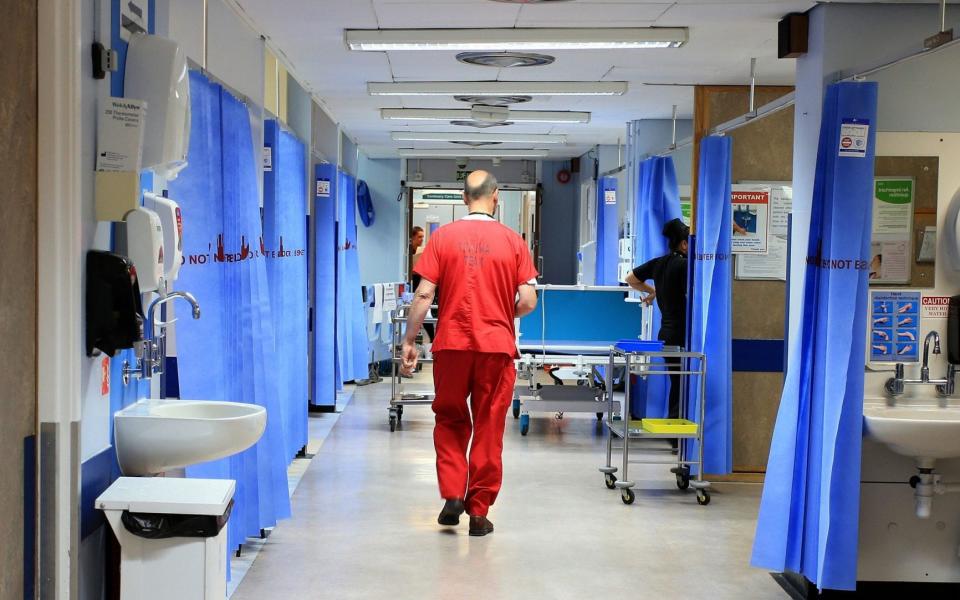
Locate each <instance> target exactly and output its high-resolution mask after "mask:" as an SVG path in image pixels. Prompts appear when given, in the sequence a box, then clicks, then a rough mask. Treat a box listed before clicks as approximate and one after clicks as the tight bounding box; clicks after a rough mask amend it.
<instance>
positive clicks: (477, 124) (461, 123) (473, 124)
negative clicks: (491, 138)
mask: <svg viewBox="0 0 960 600" xmlns="http://www.w3.org/2000/svg"><path fill="white" fill-rule="evenodd" d="M450 124H451V125H457V126H459V127H476V128H477V129H486V128H487V127H503V126H504V125H513V123H511V122H509V121H501V122H499V123H494V122H492V121H450Z"/></svg>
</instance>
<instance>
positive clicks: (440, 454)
mask: <svg viewBox="0 0 960 600" xmlns="http://www.w3.org/2000/svg"><path fill="white" fill-rule="evenodd" d="M433 360H434V363H433V382H434V387H435V389H436V397H435V399H434V401H433V412H434V414H436V426H435V427H434V430H433V442H434V445H435V446H436V449H437V479H438V480H439V482H440V496H441V497H443V498H445V499H447V500H452V499H455V498H463V499H464V501H465V504H466V509H467V513H468V514H470V515H473V516H476V515H481V516H486V514H487V511H488V510H489V509H490V505H492V504H493V502H494V501H495V500H496V499H497V493H498V492H499V491H500V483H501V481H502V480H503V461H502V454H503V428H504V425H505V423H504V421H505V420H506V418H507V410H508V409H509V408H510V403H511V401H512V400H513V387H514V383H515V382H516V379H517V371H516V369H514V366H513V357H511V356H509V355H507V354H492V353H489V352H471V351H462V350H443V351H440V352H436V353H434V355H433ZM467 397H469V398H470V404H469V406H468V405H467ZM471 414H472V416H473V418H472V420H471ZM471 434H472V435H473V443H472V444H471V443H470V436H471ZM468 444H469V446H470V457H469V461H468V459H467V445H468Z"/></svg>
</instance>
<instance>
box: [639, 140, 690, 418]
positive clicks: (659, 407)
mask: <svg viewBox="0 0 960 600" xmlns="http://www.w3.org/2000/svg"><path fill="white" fill-rule="evenodd" d="M635 176H636V180H637V186H636V187H637V190H636V194H637V196H636V198H635V202H634V207H635V212H634V215H633V232H634V235H635V236H636V237H635V241H634V263H635V264H634V266H639V265H642V264H643V263H645V262H647V261H649V260H653V259H654V258H657V257H659V256H663V255H664V254H667V253H668V252H670V244H669V243H668V242H667V238H665V237H664V236H663V226H664V225H665V224H666V223H667V222H668V221H671V220H673V219H677V218H680V189H679V188H678V187H677V173H676V170H675V169H674V166H673V158H671V157H669V156H654V157H651V158H648V159H647V160H645V161H643V162H641V163H640V164H639V165H638V173H636V174H635ZM652 326H653V335H654V337H656V335H657V332H658V331H660V309H659V308H658V307H657V305H656V303H654V304H653V320H652ZM634 386H635V387H634V389H633V393H632V395H633V397H634V398H637V402H635V403H634V406H631V407H630V411H631V415H632V416H633V417H634V418H641V417H650V418H662V417H666V416H667V403H668V398H669V391H670V379H669V378H668V377H664V376H654V377H648V378H647V379H646V381H643V380H640V381H637V382H636V383H635V384H634Z"/></svg>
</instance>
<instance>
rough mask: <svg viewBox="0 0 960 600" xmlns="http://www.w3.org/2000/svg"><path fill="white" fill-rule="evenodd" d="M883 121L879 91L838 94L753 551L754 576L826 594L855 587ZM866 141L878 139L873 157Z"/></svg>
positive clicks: (830, 100) (828, 102)
mask: <svg viewBox="0 0 960 600" xmlns="http://www.w3.org/2000/svg"><path fill="white" fill-rule="evenodd" d="M876 116H877V84H876V83H874V82H864V83H856V82H849V83H837V84H833V85H831V86H829V87H828V88H827V91H826V96H825V99H824V107H823V121H822V123H821V125H820V145H819V150H818V153H817V171H816V178H815V180H814V189H813V202H812V205H811V220H810V237H809V243H808V246H807V253H808V254H807V256H808V258H807V267H806V279H805V281H804V292H803V300H802V306H801V307H800V310H801V326H800V335H801V336H802V338H801V340H800V343H799V345H798V346H797V347H798V348H799V352H798V354H797V355H796V356H794V355H791V356H789V357H788V359H789V360H788V364H787V376H786V381H785V383H784V389H783V396H782V398H781V400H780V411H779V413H778V415H777V423H776V427H775V429H774V433H773V442H772V445H771V448H770V459H769V461H768V466H767V476H766V482H765V483H764V486H763V498H762V500H761V503H760V516H759V520H758V522H757V534H756V538H755V540H754V546H753V559H752V564H753V565H754V566H757V567H762V568H766V569H771V570H775V571H784V570H791V571H796V572H799V573H802V574H803V575H804V576H806V577H807V579H809V580H810V581H812V582H813V583H815V584H816V585H817V587H819V588H821V589H824V588H827V589H840V590H852V589H854V588H855V587H856V578H857V540H858V521H859V504H860V449H861V436H862V428H863V364H864V352H865V348H864V345H865V343H866V342H865V339H866V336H865V328H866V316H867V306H866V305H867V270H866V268H867V265H868V264H869V259H870V233H871V212H872V202H873V177H874V172H873V159H874V142H875V132H876V125H877V121H876ZM864 126H867V127H869V129H868V130H864ZM841 129H844V130H845V131H844V132H843V134H842V135H841ZM851 133H852V134H853V135H851ZM857 133H860V134H867V135H866V136H865V137H866V147H865V148H860V149H859V150H862V154H860V153H858V146H857V144H856V142H855V141H853V140H856V139H857V136H856V134H857ZM842 137H843V138H848V139H849V140H850V141H849V142H848V140H844V142H845V143H843V144H842V143H841V138H842ZM850 142H852V144H851V143H850Z"/></svg>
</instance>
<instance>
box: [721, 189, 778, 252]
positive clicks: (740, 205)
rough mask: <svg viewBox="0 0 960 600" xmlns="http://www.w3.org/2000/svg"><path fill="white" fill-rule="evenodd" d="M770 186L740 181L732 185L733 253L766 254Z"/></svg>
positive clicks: (768, 230)
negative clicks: (740, 182)
mask: <svg viewBox="0 0 960 600" xmlns="http://www.w3.org/2000/svg"><path fill="white" fill-rule="evenodd" d="M770 189H771V188H770V187H769V186H757V185H743V184H738V185H734V186H733V190H732V192H731V198H730V200H731V204H732V208H733V238H732V244H731V245H732V249H733V253H734V254H766V253H767V236H768V235H769V233H770Z"/></svg>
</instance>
